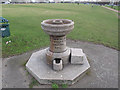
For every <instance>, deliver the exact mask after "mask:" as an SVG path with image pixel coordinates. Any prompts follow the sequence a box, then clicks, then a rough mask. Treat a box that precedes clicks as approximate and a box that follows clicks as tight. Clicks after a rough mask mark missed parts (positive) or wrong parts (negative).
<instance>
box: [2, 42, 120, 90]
mask: <svg viewBox="0 0 120 90" xmlns="http://www.w3.org/2000/svg"><path fill="white" fill-rule="evenodd" d="M67 46H69V47H74V48H82V49H83V50H84V52H85V54H86V55H87V57H88V58H89V62H90V65H91V68H90V71H89V73H87V74H86V75H85V76H84V77H83V78H82V79H80V80H79V81H78V82H77V83H75V84H74V85H71V86H68V87H69V88H117V87H118V51H117V50H114V49H111V48H108V47H105V46H103V45H96V44H93V43H89V42H81V41H73V40H67ZM33 52H35V51H31V52H28V53H24V54H22V55H18V56H13V57H10V58H4V59H3V60H2V61H3V66H2V70H3V71H2V77H3V82H2V84H3V88H29V83H30V82H31V78H32V77H31V75H29V74H27V71H26V70H25V66H24V63H25V62H26V61H27V60H28V59H29V58H30V56H31V54H32V53H33ZM34 88H51V85H38V86H34Z"/></svg>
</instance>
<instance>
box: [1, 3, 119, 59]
mask: <svg viewBox="0 0 120 90" xmlns="http://www.w3.org/2000/svg"><path fill="white" fill-rule="evenodd" d="M2 13H3V17H4V18H6V19H8V20H9V23H10V31H11V36H10V37H8V38H3V41H2V47H3V49H2V51H3V52H2V54H3V57H7V56H12V55H17V54H21V53H24V52H27V51H30V50H34V49H38V48H41V47H46V46H48V45H49V36H48V35H47V34H45V33H44V31H43V30H42V29H41V22H42V21H43V20H45V19H56V18H60V19H71V20H74V22H75V28H74V30H73V31H72V32H71V33H69V34H68V35H67V38H70V39H74V40H82V41H90V42H94V43H101V44H104V45H106V46H109V47H112V48H115V49H118V17H117V13H115V12H113V11H111V10H107V9H105V8H103V7H101V6H94V7H91V5H77V4H72V3H70V4H61V3H59V4H54V3H53V4H26V5H25V4H16V5H2ZM10 40H11V43H8V44H6V41H10Z"/></svg>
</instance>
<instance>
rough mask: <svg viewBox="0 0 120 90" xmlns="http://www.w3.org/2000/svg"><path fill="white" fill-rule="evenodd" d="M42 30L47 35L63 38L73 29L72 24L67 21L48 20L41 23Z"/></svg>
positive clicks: (70, 21)
mask: <svg viewBox="0 0 120 90" xmlns="http://www.w3.org/2000/svg"><path fill="white" fill-rule="evenodd" d="M41 25H42V26H41V27H42V29H43V30H44V31H45V32H46V33H47V34H49V35H53V36H63V35H66V34H67V33H69V32H70V31H71V30H73V28H74V22H73V21H72V20H68V19H48V20H44V21H43V22H42V23H41Z"/></svg>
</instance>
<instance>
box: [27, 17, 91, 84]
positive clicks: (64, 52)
mask: <svg viewBox="0 0 120 90" xmlns="http://www.w3.org/2000/svg"><path fill="white" fill-rule="evenodd" d="M41 25H42V29H43V30H44V31H45V32H46V33H47V34H49V36H50V47H49V48H46V49H43V50H40V51H38V52H35V53H33V54H32V56H31V57H30V59H29V61H28V62H27V64H26V68H27V70H28V71H29V72H30V73H31V74H32V75H33V76H34V77H35V78H36V79H37V80H38V81H39V82H40V83H41V84H52V83H57V84H68V85H71V84H73V83H75V82H77V81H78V80H79V79H80V77H82V76H83V75H84V74H85V73H86V71H87V70H88V69H89V68H90V65H89V63H88V60H87V58H86V55H85V54H84V53H83V51H82V49H80V48H69V47H67V46H66V34H68V33H69V32H70V31H71V30H72V29H73V28H74V22H73V21H71V20H67V19H49V20H44V21H43V22H42V23H41Z"/></svg>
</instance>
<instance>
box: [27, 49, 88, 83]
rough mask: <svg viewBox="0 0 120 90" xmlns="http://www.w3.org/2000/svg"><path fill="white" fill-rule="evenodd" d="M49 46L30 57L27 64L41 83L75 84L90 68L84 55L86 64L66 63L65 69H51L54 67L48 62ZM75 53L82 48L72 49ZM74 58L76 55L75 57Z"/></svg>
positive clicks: (28, 68)
mask: <svg viewBox="0 0 120 90" xmlns="http://www.w3.org/2000/svg"><path fill="white" fill-rule="evenodd" d="M48 50H49V48H46V49H43V50H40V51H38V52H35V53H33V54H32V56H31V57H30V59H29V61H28V63H27V64H26V68H27V70H28V71H29V72H30V73H31V74H32V75H33V76H34V77H35V78H36V80H38V81H39V83H40V84H52V83H57V84H68V85H71V84H74V83H75V82H77V81H78V80H79V79H80V78H81V77H82V76H83V75H84V74H85V73H86V71H87V70H88V69H89V68H90V65H89V63H88V61H87V58H86V56H85V55H84V56H83V59H84V60H83V63H84V65H73V64H68V65H64V69H62V70H61V71H55V70H53V69H51V68H52V67H51V66H49V65H47V64H46V63H47V62H46V52H47V51H48ZM71 50H72V51H73V54H74V55H75V54H76V53H74V52H75V50H76V51H77V52H81V49H77V48H76V49H74V48H72V49H71ZM73 60H74V57H73Z"/></svg>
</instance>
